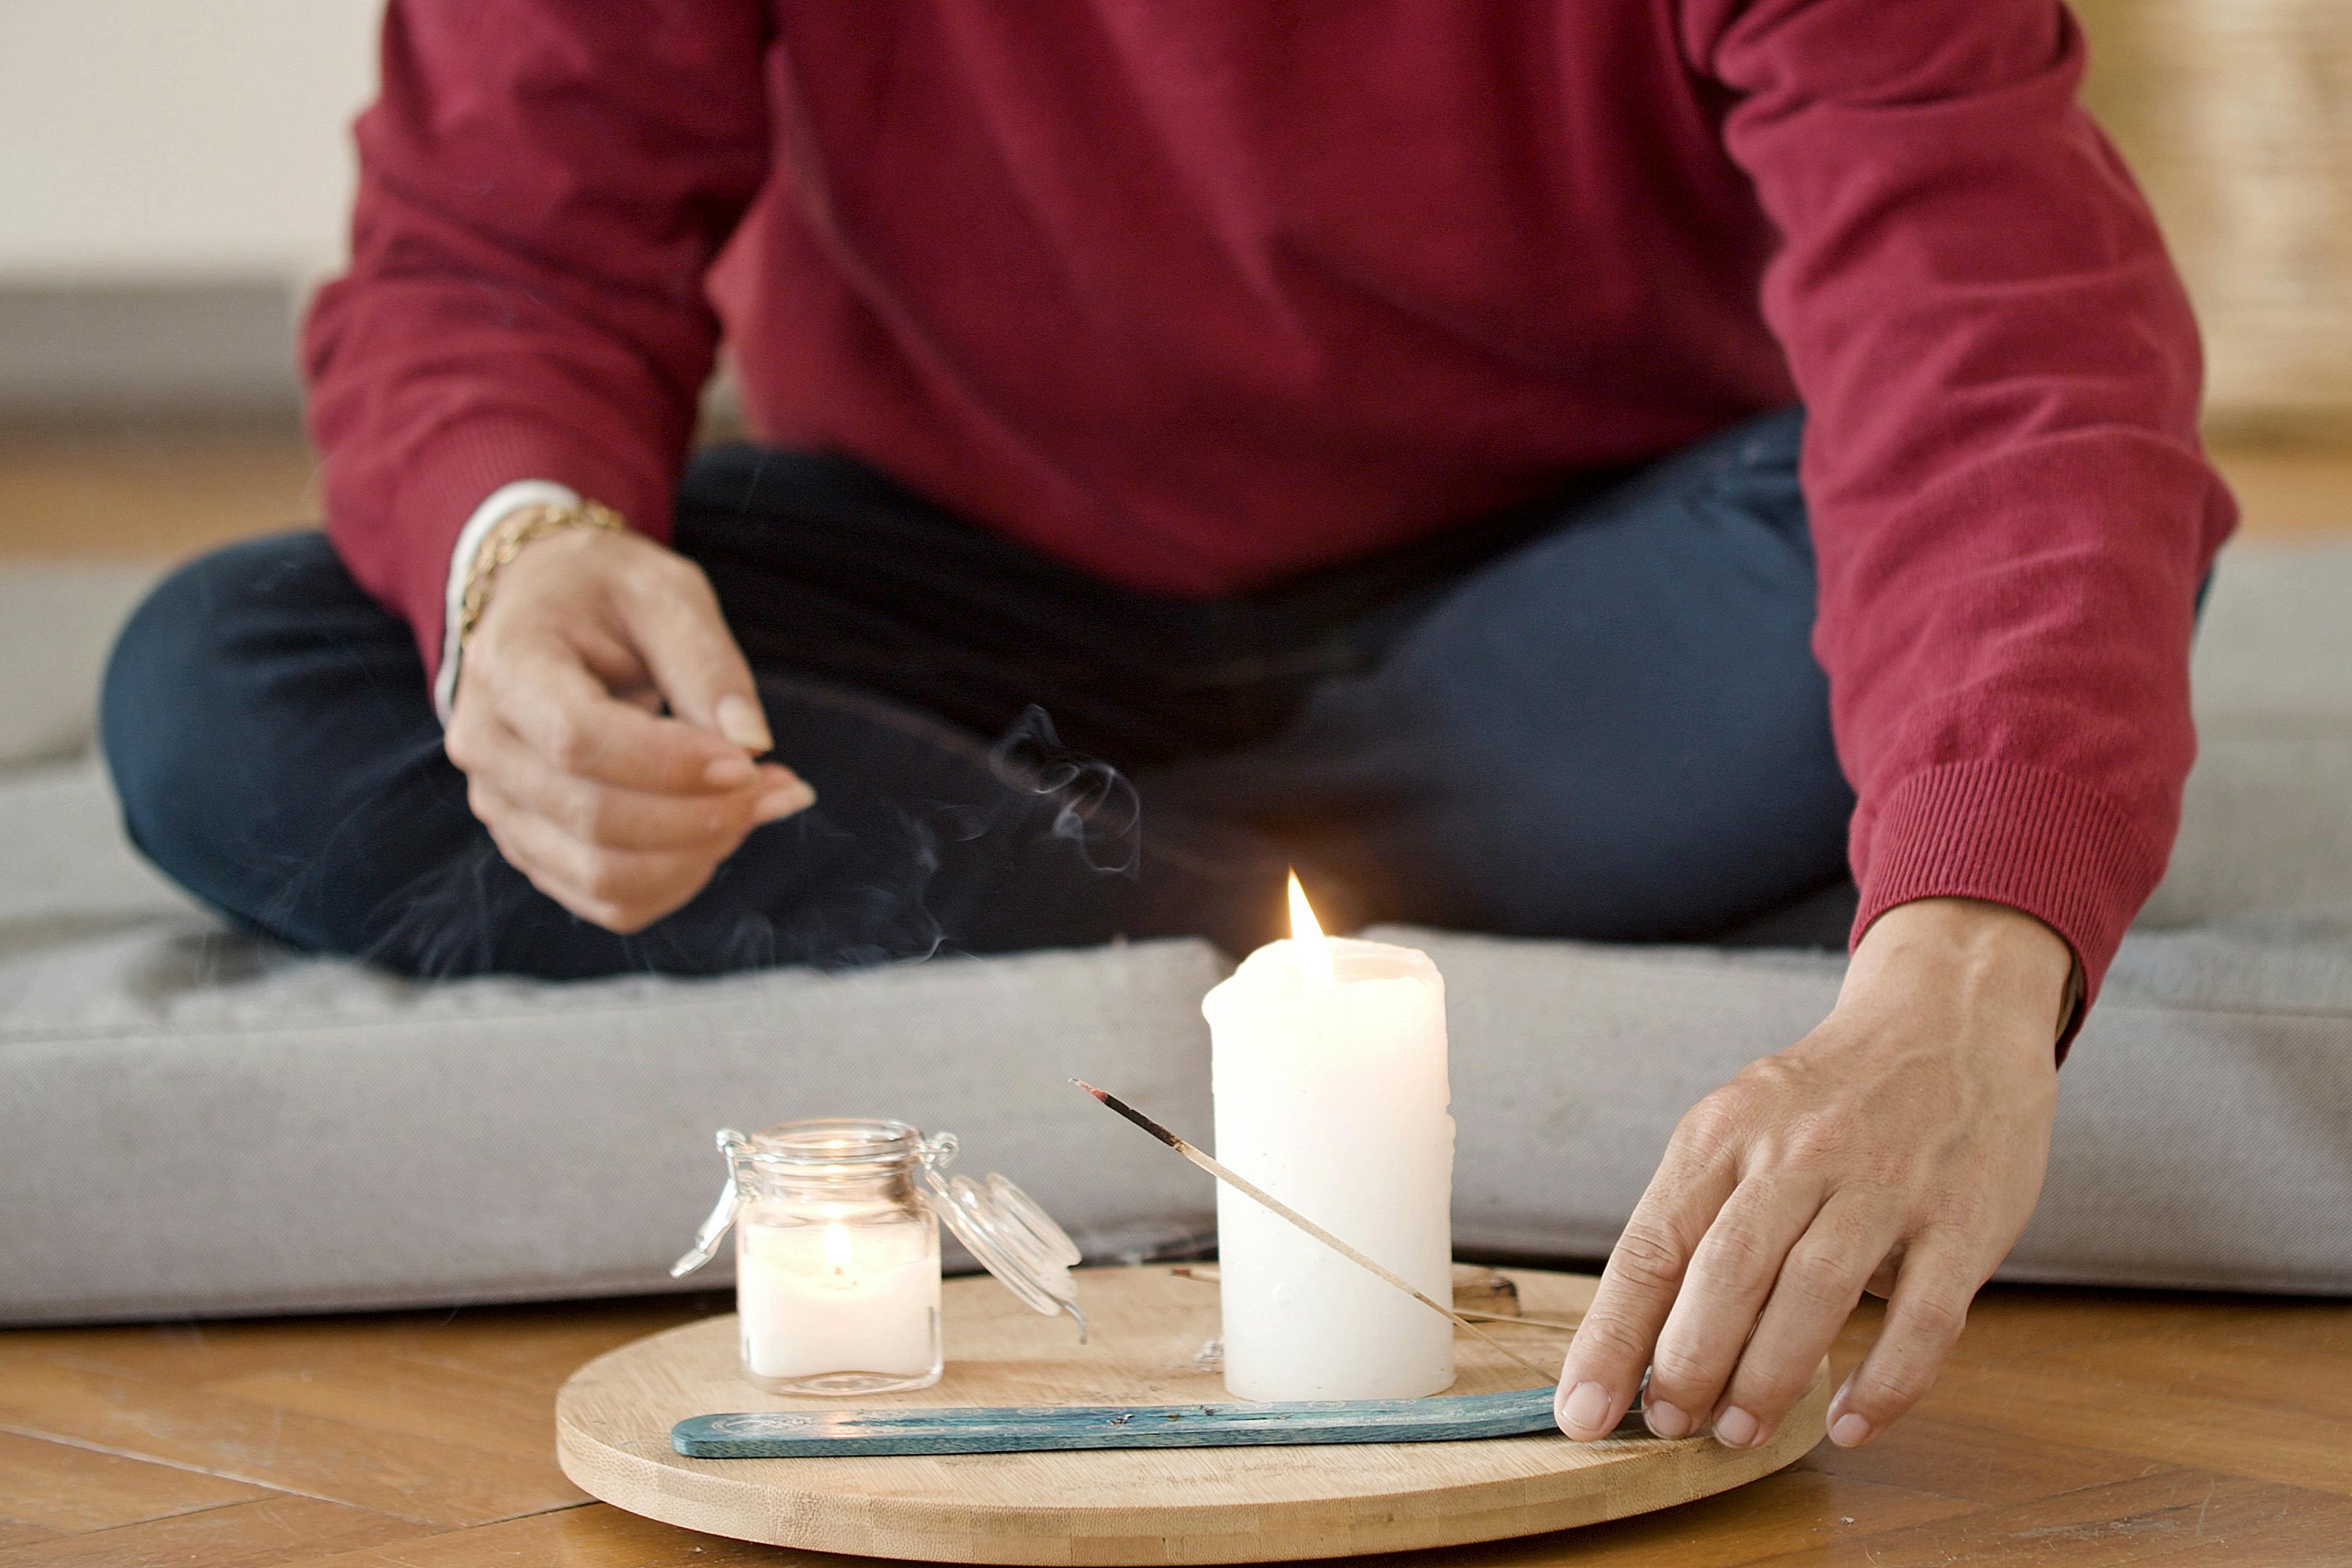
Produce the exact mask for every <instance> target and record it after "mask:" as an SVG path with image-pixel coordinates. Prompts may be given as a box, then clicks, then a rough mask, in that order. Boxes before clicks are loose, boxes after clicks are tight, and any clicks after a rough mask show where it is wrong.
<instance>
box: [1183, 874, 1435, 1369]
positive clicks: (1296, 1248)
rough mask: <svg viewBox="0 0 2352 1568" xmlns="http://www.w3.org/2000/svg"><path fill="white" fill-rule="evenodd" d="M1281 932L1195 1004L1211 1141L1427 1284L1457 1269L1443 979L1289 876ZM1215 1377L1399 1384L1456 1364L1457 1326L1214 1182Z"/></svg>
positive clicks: (1226, 1156)
mask: <svg viewBox="0 0 2352 1568" xmlns="http://www.w3.org/2000/svg"><path fill="white" fill-rule="evenodd" d="M1291 889H1292V899H1291V930H1292V937H1291V940H1289V941H1287V942H1270V943H1268V944H1267V945H1266V946H1265V947H1262V948H1260V949H1258V951H1257V952H1254V953H1252V954H1251V955H1250V956H1249V958H1248V960H1247V961H1246V962H1244V963H1243V964H1242V966H1241V968H1240V969H1239V970H1238V971H1237V972H1236V973H1234V976H1233V977H1232V978H1231V979H1229V980H1227V981H1225V982H1224V984H1221V985H1219V986H1218V987H1217V988H1216V989H1215V990H1213V991H1212V992H1210V993H1209V995H1208V999H1207V1000H1206V1001H1205V1002H1203V1003H1202V1012H1203V1013H1204V1014H1206V1015H1207V1016H1208V1020H1209V1026H1210V1031H1211V1038H1212V1047H1211V1058H1210V1079H1211V1087H1212V1089H1213V1091H1214V1094H1215V1099H1216V1138H1217V1147H1216V1155H1217V1158H1218V1159H1220V1160H1222V1161H1223V1162H1224V1163H1226V1164H1228V1165H1230V1166H1232V1167H1233V1168H1234V1170H1235V1171H1238V1172H1239V1173H1241V1174H1243V1175H1244V1176H1247V1177H1248V1178H1249V1179H1250V1180H1252V1181H1254V1182H1255V1183H1256V1184H1258V1185H1260V1186H1262V1187H1264V1188H1265V1190H1266V1191H1267V1192H1269V1193H1271V1194H1274V1195H1275V1196H1276V1197H1277V1198H1280V1199H1282V1200H1283V1201H1284V1202H1285V1203H1286V1204H1288V1205H1290V1206H1291V1207H1293V1208H1295V1209H1297V1211H1298V1212H1299V1213H1301V1214H1303V1215H1306V1216H1307V1218H1309V1219H1311V1220H1313V1221H1315V1223H1317V1224H1318V1225H1320V1226H1323V1227H1324V1228H1325V1229H1326V1230H1328V1231H1330V1232H1331V1233H1332V1234H1333V1235H1335V1236H1337V1237H1339V1238H1340V1239H1341V1240H1343V1241H1345V1242H1347V1243H1348V1244H1349V1245H1350V1246H1352V1247H1356V1248H1357V1249H1359V1250H1360V1251H1361V1252H1363V1253H1365V1254H1367V1255H1368V1256H1370V1257H1371V1258H1376V1259H1378V1260H1379V1261H1380V1262H1381V1263H1382V1264H1383V1265H1385V1266H1386V1267H1388V1268H1391V1269H1394V1270H1395V1271H1396V1272H1397V1273H1398V1274H1401V1275H1402V1276H1403V1277H1404V1278H1405V1279H1409V1280H1411V1281H1412V1283H1413V1284H1414V1285H1415V1286H1417V1287H1418V1288H1420V1289H1423V1290H1424V1291H1427V1292H1428V1293H1429V1294H1430V1295H1431V1296H1433V1297H1435V1298H1436V1299H1437V1300H1441V1301H1443V1300H1447V1299H1448V1298H1449V1296H1450V1294H1451V1292H1452V1289H1453V1256H1454V1247H1453V1234H1454V1233H1453V1224H1452V1217H1451V1212H1450V1211H1451V1206H1452V1202H1453V1190H1454V1118H1453V1117H1451V1116H1450V1115H1448V1114H1447V1113H1446V1104H1447V1101H1448V1100H1450V1099H1451V1098H1452V1095H1451V1091H1450V1089H1448V1087H1447V1084H1446V1076H1445V985H1444V981H1443V980H1442V979H1441V978H1440V977H1439V975H1438V973H1437V966H1436V965H1435V964H1434V963H1431V962H1430V959H1429V955H1428V954H1427V953H1425V952H1420V951H1419V950H1417V949H1414V948H1409V947H1395V946H1391V944H1389V943H1387V942H1359V941H1350V940H1345V939H1340V940H1331V939H1327V938H1325V937H1324V936H1323V934H1322V933H1321V932H1320V931H1318V930H1316V928H1315V924H1314V919H1315V917H1314V913H1313V911H1312V910H1309V909H1307V902H1306V898H1305V895H1304V894H1303V893H1301V892H1300V891H1299V890H1298V884H1297V879H1296V878H1293V879H1292V880H1291ZM1217 1258H1218V1277H1219V1279H1220V1280H1221V1282H1222V1283H1221V1287H1220V1289H1221V1294H1222V1296H1223V1309H1224V1342H1225V1356H1224V1359H1225V1388H1226V1390H1227V1392H1229V1393H1231V1394H1234V1395H1235V1396H1236V1397H1238V1398H1242V1399H1402V1398H1412V1397H1417V1396H1419V1395H1422V1394H1435V1393H1437V1392H1438V1391H1439V1390H1441V1389H1444V1388H1445V1387H1446V1386H1448V1385H1449V1384H1452V1383H1453V1381H1454V1328H1453V1325H1452V1324H1450V1323H1448V1322H1447V1321H1445V1320H1444V1318H1441V1317H1439V1316H1438V1315H1437V1314H1436V1313H1434V1312H1433V1311H1431V1310H1429V1309H1428V1308H1427V1307H1424V1306H1423V1305H1422V1304H1421V1303H1419V1302H1417V1301H1415V1300H1412V1297H1410V1296H1407V1295H1406V1294H1405V1293H1404V1292H1403V1291H1402V1290H1399V1289H1397V1288H1396V1287H1394V1286H1393V1285H1390V1284H1388V1283H1386V1282H1385V1281H1383V1280H1381V1279H1379V1278H1378V1277H1377V1276H1375V1275H1373V1274H1371V1273H1369V1272H1367V1271H1366V1270H1365V1269H1363V1268H1360V1267H1358V1266H1357V1265H1356V1264H1353V1263H1350V1262H1349V1261H1348V1259H1346V1258H1342V1257H1340V1256H1339V1254H1338V1253H1335V1252H1333V1251H1332V1250H1331V1249H1330V1248H1328V1247H1325V1246H1324V1245H1323V1244H1322V1243H1321V1242H1318V1241H1317V1240H1316V1239H1314V1238H1313V1237H1310V1236H1307V1234H1306V1233H1305V1232H1303V1231H1300V1230H1298V1229H1297V1227H1295V1226H1292V1225H1290V1224H1289V1223H1288V1222H1287V1221H1286V1220H1284V1219H1282V1218H1280V1217H1279V1216H1277V1215H1274V1214H1271V1213H1269V1212H1268V1211H1266V1210H1265V1208H1263V1207H1261V1206H1260V1205H1258V1204H1256V1203H1255V1202H1253V1201H1252V1200H1251V1199H1249V1198H1247V1197H1245V1196H1244V1195H1243V1194H1240V1193H1237V1192H1234V1191H1233V1190H1231V1189H1230V1188H1224V1187H1220V1189H1219V1190H1218V1193H1217Z"/></svg>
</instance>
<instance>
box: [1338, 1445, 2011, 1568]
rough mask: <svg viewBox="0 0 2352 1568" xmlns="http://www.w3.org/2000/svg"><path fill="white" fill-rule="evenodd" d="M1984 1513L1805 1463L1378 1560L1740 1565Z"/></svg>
mask: <svg viewBox="0 0 2352 1568" xmlns="http://www.w3.org/2000/svg"><path fill="white" fill-rule="evenodd" d="M1972 1511H1974V1505H1972V1504H1969V1503H1966V1502H1962V1501H1959V1500H1957V1499H1953V1498H1948V1497H1934V1496H1930V1495H1928V1494H1927V1493H1924V1492H1918V1491H1913V1490H1910V1489H1906V1488H1902V1487H1893V1486H1881V1485H1878V1484H1875V1483H1874V1482H1870V1481H1860V1480H1853V1479H1849V1478H1846V1477H1843V1476H1836V1475H1832V1474H1829V1473H1828V1472H1826V1471H1822V1470H1816V1469H1812V1468H1809V1466H1808V1465H1807V1464H1800V1465H1799V1466H1798V1467H1797V1468H1793V1469H1788V1470H1782V1471H1780V1473H1779V1474H1777V1475H1771V1476H1767V1477H1765V1478H1764V1479H1762V1480H1760V1481H1755V1482H1751V1483H1750V1484H1749V1485H1748V1486H1744V1487H1741V1488H1739V1489H1738V1490H1736V1491H1731V1492H1726V1493H1724V1494H1723V1495H1721V1496H1719V1497H1711V1498H1705V1499H1702V1500H1699V1501H1697V1502H1692V1503H1685V1504H1683V1505H1682V1506H1681V1507H1679V1508H1669V1509H1661V1510H1658V1511H1657V1512H1655V1513H1646V1514H1643V1515H1641V1516H1639V1517H1637V1518H1633V1519H1624V1520H1618V1521H1614V1522H1612V1523H1608V1524H1594V1525H1587V1526H1585V1527H1584V1528H1583V1529H1581V1530H1570V1531H1561V1532H1559V1534H1557V1535H1538V1536H1531V1537H1528V1538H1527V1539H1525V1540H1521V1541H1498V1542H1492V1543H1490V1544H1488V1545H1485V1546H1479V1547H1473V1548H1465V1549H1459V1550H1454V1551H1447V1552H1412V1553H1406V1554H1402V1555H1399V1556H1393V1557H1381V1558H1377V1559H1371V1560H1370V1561H1373V1562H1377V1563H1384V1564H1390V1565H1392V1568H1405V1565H1406V1564H1412V1565H1415V1568H1419V1565H1422V1564H1429V1563H1434V1562H1436V1561H1437V1560H1439V1559H1441V1558H1442V1559H1443V1560H1444V1562H1445V1563H1449V1564H1454V1563H1459V1564H1462V1565H1464V1568H1553V1565H1555V1564H1557V1565H1558V1568H1570V1565H1573V1568H1649V1565H1651V1564H1655V1563H1673V1564H1675V1568H1732V1565H1733V1564H1737V1563H1748V1562H1752V1561H1754V1560H1755V1559H1757V1558H1759V1557H1763V1556H1767V1555H1769V1554H1772V1553H1776V1552H1787V1551H1789V1550H1790V1548H1791V1547H1793V1546H1801V1547H1802V1548H1803V1549H1805V1550H1809V1551H1811V1550H1818V1549H1819V1548H1821V1547H1822V1546H1824V1545H1826V1544H1828V1543H1830V1542H1835V1541H1838V1540H1841V1539H1844V1538H1849V1537H1852V1538H1860V1537H1863V1536H1867V1535H1872V1534H1875V1533H1877V1532H1880V1531H1893V1530H1898V1529H1902V1528H1906V1527H1911V1526H1917V1525H1921V1524H1924V1523H1927V1522H1928V1521H1938V1520H1947V1519H1951V1518H1954V1517H1956V1516H1958V1515H1960V1514H1965V1513H1969V1512H1972Z"/></svg>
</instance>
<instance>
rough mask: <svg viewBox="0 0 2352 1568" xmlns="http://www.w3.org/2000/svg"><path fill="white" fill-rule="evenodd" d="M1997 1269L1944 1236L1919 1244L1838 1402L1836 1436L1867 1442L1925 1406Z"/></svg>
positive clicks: (1833, 1421) (1845, 1441)
mask: <svg viewBox="0 0 2352 1568" xmlns="http://www.w3.org/2000/svg"><path fill="white" fill-rule="evenodd" d="M1987 1272H1989V1270H1986V1269H1980V1268H1977V1267H1976V1265H1975V1258H1974V1254H1973V1252H1972V1250H1971V1249H1970V1248H1969V1247H1968V1245H1967V1244H1966V1243H1964V1242H1962V1241H1960V1240H1958V1238H1956V1237H1945V1236H1941V1235H1930V1236H1927V1237H1920V1238H1919V1239H1917V1240H1916V1241H1914V1242H1913V1243H1912V1245H1911V1247H1910V1250H1909V1251H1908V1252H1907V1253H1906V1256H1905V1258H1904V1259H1903V1270H1902V1273H1901V1275H1900V1277H1898V1278H1897V1279H1896V1280H1895V1294H1894V1296H1893V1297H1892V1298H1891V1299H1890V1300H1888V1302H1887V1305H1886V1321H1885V1322H1884V1323H1882V1324H1881V1325H1880V1326H1879V1330H1878V1338H1877V1340H1876V1341H1875V1342H1873V1344H1872V1345H1871V1347H1870V1351H1869V1353H1868V1354H1866V1355H1864V1357H1863V1358H1862V1364H1861V1365H1860V1366H1858V1367H1856V1368H1854V1370H1853V1373H1852V1374H1851V1375H1850V1376H1848V1377H1847V1378H1846V1380H1845V1385H1844V1386H1843V1387H1842V1388H1840V1389H1839V1390H1838V1392H1837V1395H1836V1397H1835V1398H1833V1399H1832V1400H1831V1401H1830V1411H1829V1428H1830V1441H1831V1442H1832V1443H1835V1444H1836V1445H1837V1446H1838V1447H1841V1448H1852V1447H1858V1446H1859V1445H1861V1444H1864V1443H1867V1442H1868V1441H1870V1439H1871V1438H1872V1437H1874V1436H1877V1435H1878V1434H1879V1433H1881V1432H1884V1431H1885V1430H1886V1428H1887V1427H1888V1426H1892V1425H1893V1424H1894V1423H1895V1421H1896V1420H1898V1419H1899V1418H1900V1417H1901V1416H1902V1415H1903V1414H1904V1413H1905V1412H1906V1411H1907V1410H1909V1409H1910V1408H1911V1407H1912V1406H1913V1405H1916V1404H1918V1403H1919V1401H1920V1399H1921V1398H1923V1397H1924V1396H1925V1395H1926V1394H1927V1390H1928V1388H1929V1387H1930V1386H1932V1385H1933V1384H1934V1383H1935V1381H1936V1372H1937V1368H1939V1367H1941V1366H1942V1365H1943V1364H1944V1358H1945V1357H1946V1356H1948V1355H1949V1354H1950V1353H1951V1350H1952V1346H1953V1344H1954V1343H1955V1342H1957V1341H1958V1339H1959V1337H1960V1330H1961V1329H1962V1328H1963V1327H1965V1326H1966V1325H1967V1323H1968V1320H1969V1300H1971V1299H1972V1298H1973V1297H1974V1296H1975V1295H1976V1292H1977V1287H1978V1286H1979V1285H1981V1284H1983V1283H1984V1276H1985V1274H1986V1273H1987Z"/></svg>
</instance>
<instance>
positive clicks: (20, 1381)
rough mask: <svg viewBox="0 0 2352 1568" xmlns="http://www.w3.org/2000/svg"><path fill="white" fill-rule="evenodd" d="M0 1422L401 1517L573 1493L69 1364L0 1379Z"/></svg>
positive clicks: (464, 1520) (462, 1452)
mask: <svg viewBox="0 0 2352 1568" xmlns="http://www.w3.org/2000/svg"><path fill="white" fill-rule="evenodd" d="M0 1428H6V1429H13V1430H16V1431H19V1432H28V1433H31V1434H33V1435H35V1436H52V1437H59V1438H63V1439H66V1440H67V1441H69V1442H77V1443H81V1444H86V1445H88V1446H89V1447H97V1448H103V1449H106V1450H107V1451H109V1452H111V1453H119V1454H127V1455H131V1456H132V1457H134V1458H149V1459H155V1460H158V1461H161V1462H163V1463H165V1464H173V1465H183V1466H186V1467H188V1468H194V1469H202V1470H206V1471H209V1472H211V1473H213V1474H215V1475H222V1476H229V1477H233V1478H235V1479H238V1480H244V1481H250V1482H253V1483H256V1484H257V1485H261V1486H268V1487H272V1488H277V1489H283V1490H286V1491H290V1492H299V1493H302V1494H304V1495H307V1496H311V1497H319V1498H327V1499H331V1500H335V1501H338V1502H344V1503H350V1504H353V1505H355V1506H357V1507H361V1508H367V1509H373V1510H377V1511H379V1512H383V1513H388V1514H392V1515H394V1516H395V1517H398V1518H403V1519H413V1520H419V1521H426V1522H430V1523H437V1524H445V1525H447V1524H476V1523H482V1522H486V1521H490V1520H497V1519H506V1518H509V1517H511V1516H513V1515H515V1514H520V1513H528V1512H531V1511H534V1510H540V1509H545V1508H553V1507H559V1506H562V1505H563V1504H566V1503H571V1502H576V1501H578V1500H580V1497H581V1494H580V1492H579V1491H578V1490H577V1489H574V1488H573V1487H572V1484H571V1483H570V1482H569V1481H567V1480H565V1479H563V1476H562V1472H561V1471H560V1470H559V1469H558V1468H556V1465H555V1457H554V1454H553V1452H552V1446H551V1448H550V1451H549V1452H548V1453H547V1454H546V1455H545V1456H544V1457H543V1458H539V1459H536V1460H529V1459H519V1458H510V1457H509V1456H507V1455H503V1454H494V1453H490V1452H488V1451H487V1450H484V1449H479V1448H475V1447H470V1446H467V1445H464V1444H455V1445H453V1444H448V1443H444V1442H437V1441H434V1440H430V1439H426V1438H422V1437H415V1436H408V1435H407V1434H405V1433H399V1432H382V1431H375V1430H372V1429H370V1428H367V1427H363V1426H352V1425H349V1424H347V1423H344V1422H341V1421H331V1420H327V1419H323V1418H321V1417H319V1416H315V1415H304V1414H301V1413H299V1412H295V1411H289V1410H283V1409H277V1408H273V1407H271V1406H268V1405H256V1404H253V1403H251V1402H250V1401H247V1400H242V1399H236V1398H233V1397H230V1396H228V1395H225V1394H212V1393H208V1392H205V1391H204V1390H201V1389H184V1388H171V1387H166V1386H164V1385H163V1384H156V1383H150V1382H144V1381H142V1380H139V1379H134V1378H124V1377H114V1376H109V1375H106V1374H103V1373H90V1372H82V1371H79V1370H77V1369H74V1368H70V1367H58V1366H31V1367H18V1368H16V1369H14V1370H13V1371H12V1372H11V1373H9V1375H8V1376H7V1377H5V1379H0Z"/></svg>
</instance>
